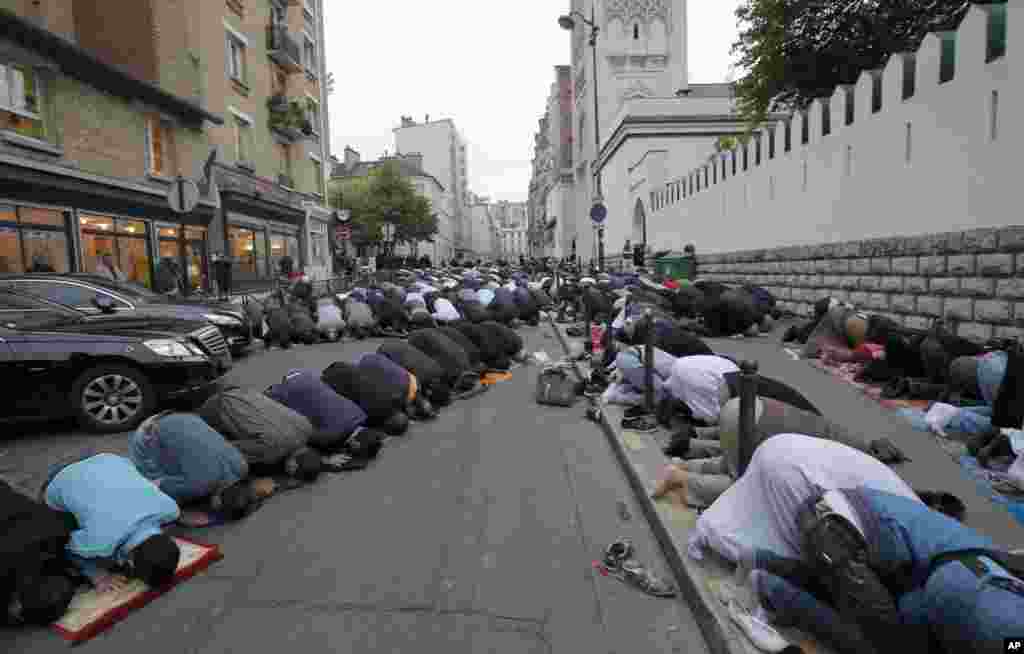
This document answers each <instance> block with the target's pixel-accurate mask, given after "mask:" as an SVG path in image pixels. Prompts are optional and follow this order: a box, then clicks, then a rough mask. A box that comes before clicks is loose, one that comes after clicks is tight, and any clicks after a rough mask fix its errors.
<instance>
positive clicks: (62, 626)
mask: <svg viewBox="0 0 1024 654" xmlns="http://www.w3.org/2000/svg"><path fill="white" fill-rule="evenodd" d="M174 540H175V541H177V543H178V547H179V548H180V549H181V561H180V562H179V563H178V571H177V573H175V575H174V580H173V581H171V582H170V583H168V584H167V585H166V586H164V587H162V588H156V589H151V588H150V587H149V586H147V585H146V584H144V583H142V582H141V581H139V580H138V579H133V580H131V582H130V583H128V584H127V585H126V586H124V587H123V588H121V589H118V590H112V591H108V592H106V593H99V592H97V591H96V589H94V588H92V587H89V588H87V589H80V590H79V591H78V593H77V594H76V595H75V597H74V599H73V600H71V605H70V606H69V607H68V610H67V612H66V613H65V614H64V617H62V618H61V619H60V620H58V621H57V622H56V623H54V625H53V629H54V631H56V632H57V633H58V634H60V635H61V636H63V637H64V638H65V640H68V641H70V642H71V643H72V644H78V643H83V642H85V641H87V640H89V639H91V638H93V637H94V636H96V635H98V634H100V633H102V632H103V631H105V630H106V629H108V628H109V627H111V626H112V625H114V624H116V623H117V622H120V621H121V620H123V619H124V618H125V617H126V616H127V615H128V614H129V613H131V612H132V611H134V610H135V609H138V608H142V607H143V606H145V605H147V604H149V603H150V602H152V601H153V600H154V599H156V598H157V597H160V596H161V595H163V594H164V593H166V592H167V591H169V590H170V589H171V588H173V587H174V586H176V585H178V584H180V583H181V582H183V581H185V580H187V579H191V578H192V577H194V576H195V575H197V574H199V573H200V572H202V571H203V570H205V569H206V568H208V567H210V565H211V564H213V563H214V562H216V561H219V560H220V559H222V558H223V555H222V554H221V551H220V548H219V547H218V546H216V545H203V544H201V543H196V542H194V541H191V540H188V539H185V538H181V537H176V538H175V539H174Z"/></svg>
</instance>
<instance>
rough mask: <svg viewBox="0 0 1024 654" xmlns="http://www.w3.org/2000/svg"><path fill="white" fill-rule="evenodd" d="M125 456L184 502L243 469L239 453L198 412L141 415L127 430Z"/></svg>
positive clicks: (246, 469)
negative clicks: (130, 430) (140, 420)
mask: <svg viewBox="0 0 1024 654" xmlns="http://www.w3.org/2000/svg"><path fill="white" fill-rule="evenodd" d="M130 456H131V459H132V462H133V463H134V464H135V467H137V468H138V469H139V472H141V473H142V474H143V476H145V477H146V478H148V479H152V480H154V481H155V480H160V490H162V491H163V492H165V493H167V494H168V495H170V496H171V497H173V498H174V499H175V500H177V501H178V502H181V503H186V502H189V501H192V500H196V499H199V498H202V497H206V496H208V495H212V494H213V493H216V492H217V491H219V490H221V489H223V488H225V487H227V486H230V485H231V484H233V483H235V482H237V481H239V480H240V479H244V478H245V477H246V476H248V474H249V465H248V464H247V463H246V461H245V457H244V456H242V453H241V452H240V451H239V450H238V448H236V447H235V446H234V445H232V444H231V443H229V442H228V441H227V440H226V439H225V438H224V437H223V436H221V435H220V434H219V433H217V432H216V431H214V430H213V429H212V428H211V427H210V426H209V425H208V424H206V422H205V421H203V419H202V418H200V417H199V416H197V415H194V414H190V413H172V414H170V415H163V416H158V417H157V418H156V419H155V420H147V421H146V422H145V423H143V424H142V425H141V426H140V427H139V428H138V429H136V430H135V433H134V434H132V439H131V451H130Z"/></svg>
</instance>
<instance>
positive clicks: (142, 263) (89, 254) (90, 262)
mask: <svg viewBox="0 0 1024 654" xmlns="http://www.w3.org/2000/svg"><path fill="white" fill-rule="evenodd" d="M79 220H80V222H81V230H82V267H83V270H84V272H96V268H97V265H98V264H99V261H100V258H101V257H102V256H103V255H105V254H109V255H110V256H111V257H113V259H114V264H115V265H116V266H117V268H118V269H119V270H120V271H121V272H122V273H124V275H125V277H126V278H127V279H128V280H129V281H133V282H135V283H137V284H142V285H143V286H146V287H148V288H152V285H153V274H152V273H153V271H152V262H151V261H150V258H151V257H150V248H149V240H148V239H147V238H146V223H144V222H142V221H141V220H124V219H120V218H110V217H107V216H92V215H84V214H83V215H81V216H80V218H79Z"/></svg>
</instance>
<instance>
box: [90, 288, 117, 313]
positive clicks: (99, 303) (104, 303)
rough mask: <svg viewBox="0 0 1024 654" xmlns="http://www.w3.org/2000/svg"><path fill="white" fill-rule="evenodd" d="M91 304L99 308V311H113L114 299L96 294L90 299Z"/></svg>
mask: <svg viewBox="0 0 1024 654" xmlns="http://www.w3.org/2000/svg"><path fill="white" fill-rule="evenodd" d="M92 303H93V306H95V307H96V308H97V309H99V310H100V312H101V313H114V312H115V311H114V300H113V298H111V297H110V296H109V295H101V294H99V293H97V294H96V297H94V298H93V299H92Z"/></svg>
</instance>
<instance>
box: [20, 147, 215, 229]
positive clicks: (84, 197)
mask: <svg viewBox="0 0 1024 654" xmlns="http://www.w3.org/2000/svg"><path fill="white" fill-rule="evenodd" d="M135 186H139V185H135ZM155 191H156V189H145V190H144V189H142V188H141V187H139V188H133V187H132V185H129V184H114V183H109V184H108V183H104V182H103V180H102V178H100V177H99V176H92V175H90V176H88V177H87V176H85V175H80V176H71V175H61V174H57V173H54V172H48V171H46V170H41V169H40V168H38V167H28V166H19V165H15V164H12V163H9V162H6V161H0V197H2V198H4V199H6V200H13V201H21V202H37V203H45V204H51V205H58V206H66V207H74V208H76V209H82V210H86V211H95V212H101V213H112V214H118V215H122V216H132V217H136V218H150V219H153V220H161V221H165V222H174V223H184V224H192V225H208V224H209V223H210V221H211V220H212V219H213V217H214V215H215V214H216V211H217V208H216V207H215V206H213V205H212V204H211V203H209V202H201V203H200V204H199V205H197V206H196V208H195V209H194V210H192V212H190V213H188V214H184V215H182V214H177V213H174V212H173V211H171V208H170V207H169V206H168V205H167V197H166V195H165V194H164V193H160V192H155Z"/></svg>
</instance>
